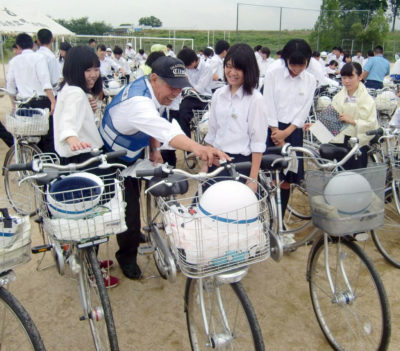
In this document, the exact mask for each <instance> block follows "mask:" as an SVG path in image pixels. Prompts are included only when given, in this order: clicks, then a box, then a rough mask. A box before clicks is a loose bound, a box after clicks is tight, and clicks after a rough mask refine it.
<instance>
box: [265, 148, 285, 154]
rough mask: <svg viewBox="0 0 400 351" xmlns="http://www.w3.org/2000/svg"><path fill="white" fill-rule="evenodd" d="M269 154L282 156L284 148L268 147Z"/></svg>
mask: <svg viewBox="0 0 400 351" xmlns="http://www.w3.org/2000/svg"><path fill="white" fill-rule="evenodd" d="M266 151H267V154H275V155H282V146H267V150H266Z"/></svg>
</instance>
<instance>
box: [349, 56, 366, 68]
mask: <svg viewBox="0 0 400 351" xmlns="http://www.w3.org/2000/svg"><path fill="white" fill-rule="evenodd" d="M351 61H352V62H358V63H359V64H360V65H361V67H362V66H363V65H364V57H362V56H360V57H358V56H357V55H355V56H353V57H352V59H351Z"/></svg>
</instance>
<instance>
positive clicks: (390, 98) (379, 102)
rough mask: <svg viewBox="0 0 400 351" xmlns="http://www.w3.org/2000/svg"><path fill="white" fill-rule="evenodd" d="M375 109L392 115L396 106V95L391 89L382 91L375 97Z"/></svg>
mask: <svg viewBox="0 0 400 351" xmlns="http://www.w3.org/2000/svg"><path fill="white" fill-rule="evenodd" d="M375 104H376V109H377V110H378V111H380V112H387V113H388V114H389V115H392V114H393V112H394V111H395V109H396V108H397V96H396V94H395V93H394V92H393V91H383V92H382V93H380V94H379V95H378V96H377V97H376V98H375Z"/></svg>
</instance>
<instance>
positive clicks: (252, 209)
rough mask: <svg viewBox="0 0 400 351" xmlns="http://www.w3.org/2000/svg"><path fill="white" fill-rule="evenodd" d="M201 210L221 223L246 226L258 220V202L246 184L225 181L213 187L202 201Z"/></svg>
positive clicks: (204, 195)
mask: <svg viewBox="0 0 400 351" xmlns="http://www.w3.org/2000/svg"><path fill="white" fill-rule="evenodd" d="M199 209H200V210H201V211H202V212H203V214H205V215H206V216H207V217H208V218H210V219H211V220H213V221H215V222H219V223H228V224H234V225H236V226H237V225H242V224H244V225H246V224H248V223H253V222H255V221H257V219H258V200H257V197H256V195H255V194H254V192H253V191H252V190H251V189H250V188H249V187H248V186H246V185H245V184H243V183H241V182H238V181H234V180H224V181H220V182H217V183H215V184H213V185H211V186H210V187H209V188H208V189H207V190H206V191H205V192H204V194H203V196H202V197H201V199H200V203H199Z"/></svg>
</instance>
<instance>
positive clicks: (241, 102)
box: [205, 85, 268, 156]
mask: <svg viewBox="0 0 400 351" xmlns="http://www.w3.org/2000/svg"><path fill="white" fill-rule="evenodd" d="M267 131H268V126H267V117H266V114H265V106H264V102H263V97H262V95H261V94H260V92H259V91H258V90H256V89H254V90H253V93H252V94H251V95H247V94H244V91H243V87H240V88H239V90H238V91H236V93H235V94H234V95H233V96H232V94H231V91H230V87H229V85H226V86H224V87H222V88H220V89H218V90H217V91H216V92H215V93H214V95H213V98H212V101H211V110H210V119H209V121H208V133H207V135H206V137H205V142H206V143H208V144H211V145H213V146H214V147H216V148H218V149H221V150H223V151H225V152H228V153H232V154H242V155H244V156H248V155H250V154H251V153H252V152H264V151H265V142H266V140H267Z"/></svg>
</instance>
